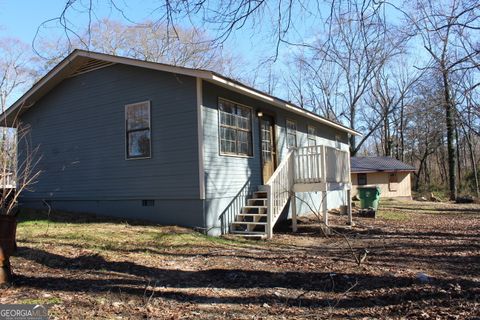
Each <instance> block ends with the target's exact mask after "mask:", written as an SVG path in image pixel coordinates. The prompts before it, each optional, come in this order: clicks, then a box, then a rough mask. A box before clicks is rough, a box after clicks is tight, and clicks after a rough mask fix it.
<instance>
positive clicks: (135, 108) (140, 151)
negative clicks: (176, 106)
mask: <svg viewBox="0 0 480 320" xmlns="http://www.w3.org/2000/svg"><path fill="white" fill-rule="evenodd" d="M125 129H126V130H125V131H126V153H127V159H141V158H149V157H150V156H151V132H150V131H151V125H150V101H145V102H139V103H133V104H127V105H126V106H125Z"/></svg>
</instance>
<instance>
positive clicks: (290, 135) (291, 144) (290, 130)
mask: <svg viewBox="0 0 480 320" xmlns="http://www.w3.org/2000/svg"><path fill="white" fill-rule="evenodd" d="M296 147H297V123H296V122H295V121H293V120H287V148H296Z"/></svg>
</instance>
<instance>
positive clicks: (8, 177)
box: [0, 173, 16, 189]
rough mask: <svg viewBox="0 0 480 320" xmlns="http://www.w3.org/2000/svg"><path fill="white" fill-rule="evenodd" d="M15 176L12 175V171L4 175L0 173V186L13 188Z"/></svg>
mask: <svg viewBox="0 0 480 320" xmlns="http://www.w3.org/2000/svg"><path fill="white" fill-rule="evenodd" d="M15 184H16V182H15V177H14V176H13V174H12V173H6V174H5V175H2V174H1V173H0V188H2V189H9V188H15Z"/></svg>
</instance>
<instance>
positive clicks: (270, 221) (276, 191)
mask: <svg viewBox="0 0 480 320" xmlns="http://www.w3.org/2000/svg"><path fill="white" fill-rule="evenodd" d="M293 154H294V150H292V151H290V152H289V153H288V154H287V156H286V157H285V159H283V161H282V162H281V163H280V165H279V166H278V167H277V169H276V170H275V172H274V173H273V175H272V176H271V177H270V179H268V181H267V183H265V191H266V192H267V198H268V203H267V230H266V231H267V238H271V237H272V235H273V226H274V225H275V222H276V221H277V219H278V217H279V216H280V214H281V213H282V210H283V208H285V205H286V204H287V202H288V198H289V197H290V191H291V190H292V188H293V183H294V172H293V168H294V163H293V159H294V158H293Z"/></svg>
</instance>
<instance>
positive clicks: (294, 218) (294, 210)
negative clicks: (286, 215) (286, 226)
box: [290, 192, 297, 232]
mask: <svg viewBox="0 0 480 320" xmlns="http://www.w3.org/2000/svg"><path fill="white" fill-rule="evenodd" d="M290 207H291V208H292V231H293V232H297V197H296V195H295V192H292V196H291V197H290Z"/></svg>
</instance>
